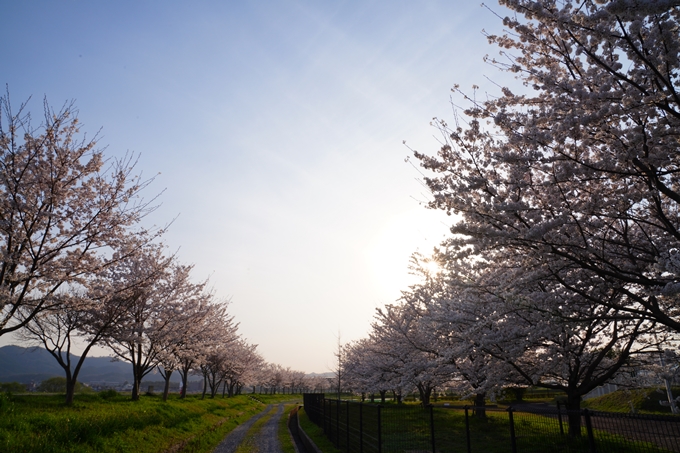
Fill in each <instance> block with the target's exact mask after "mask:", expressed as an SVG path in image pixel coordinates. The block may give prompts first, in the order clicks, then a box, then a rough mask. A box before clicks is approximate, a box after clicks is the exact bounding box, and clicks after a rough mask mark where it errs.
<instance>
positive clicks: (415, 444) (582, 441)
mask: <svg viewBox="0 0 680 453" xmlns="http://www.w3.org/2000/svg"><path fill="white" fill-rule="evenodd" d="M367 412H368V411H365V412H364V413H365V414H366V413H367ZM300 414H303V412H300ZM342 417H343V416H341V420H343V418H342ZM364 417H367V416H366V415H364ZM429 417H430V416H429V411H427V410H424V409H423V408H421V407H419V406H417V405H411V404H404V405H401V406H399V405H386V406H385V407H384V408H383V410H382V427H383V428H382V449H383V451H432V437H431V429H430V421H429V420H430V418H429ZM433 418H434V423H435V439H434V441H435V448H436V451H437V452H441V453H449V452H450V453H454V452H461V451H467V432H466V426H465V414H464V412H463V411H461V410H453V409H443V408H437V409H435V410H434V412H433ZM514 422H515V423H514V426H515V436H516V445H517V451H521V452H523V453H533V452H535V453H544V452H551V453H561V452H565V453H566V452H570V453H574V452H584V453H585V452H588V451H590V446H589V444H588V437H587V434H586V428H585V426H584V427H582V436H581V437H580V438H570V437H569V436H567V435H565V434H563V433H561V432H560V427H559V421H558V419H557V418H556V417H547V416H542V415H536V414H527V413H515V414H514ZM300 424H301V426H302V427H303V429H304V430H305V431H306V432H307V434H308V435H309V436H310V437H311V438H312V440H314V442H316V443H317V445H319V447H320V448H321V449H322V450H323V451H324V452H325V451H333V450H327V449H328V448H331V447H332V444H331V443H330V441H328V440H327V439H326V438H325V437H324V435H323V431H322V429H321V428H320V427H317V426H316V425H313V424H312V423H311V421H309V419H308V418H307V417H306V416H300ZM469 424H470V445H471V451H472V452H474V453H477V452H484V453H501V452H503V453H507V452H508V451H511V436H510V425H509V421H508V413H507V412H506V411H504V410H496V411H493V410H488V411H487V417H486V418H485V419H480V418H477V417H473V416H471V417H469ZM563 428H564V430H566V429H567V427H566V417H565V419H564V426H563ZM343 439H344V437H343V436H341V443H343V445H344V440H343ZM595 439H596V445H597V448H598V451H612V452H614V451H615V452H617V453H619V452H620V453H634V452H640V451H645V452H654V453H661V452H667V451H668V450H664V449H661V448H658V447H656V446H654V445H651V444H647V443H642V442H638V443H633V442H630V441H628V440H626V439H624V438H622V437H621V436H618V435H614V434H610V433H606V432H604V431H598V430H595ZM351 442H355V441H354V440H352V441H351ZM322 445H324V446H323V447H322ZM343 448H344V447H343ZM343 451H344V450H343Z"/></svg>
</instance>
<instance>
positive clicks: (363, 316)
mask: <svg viewBox="0 0 680 453" xmlns="http://www.w3.org/2000/svg"><path fill="white" fill-rule="evenodd" d="M492 8H493V10H494V11H496V12H498V13H499V14H501V15H503V14H505V12H504V11H503V10H502V9H501V8H500V7H498V6H493V7H492ZM0 17H2V18H3V26H2V27H0V42H1V43H2V44H1V45H0V61H1V62H2V70H1V71H0V82H2V83H3V84H7V85H8V86H9V90H10V96H11V99H12V102H13V104H14V105H15V106H16V105H18V104H19V103H20V102H22V101H24V100H25V99H26V98H28V97H29V96H32V99H31V101H30V103H29V108H30V110H31V111H32V112H33V113H34V116H35V117H36V119H37V118H39V116H40V114H41V110H40V109H41V107H42V98H43V97H45V96H46V97H47V99H48V101H49V102H50V103H51V104H52V105H53V106H59V105H61V104H63V103H64V102H66V101H69V100H75V103H76V105H77V107H78V108H79V111H80V120H81V122H82V123H83V127H82V130H84V131H86V132H87V133H88V134H95V133H97V131H100V132H99V134H100V141H99V144H100V145H101V146H106V147H107V150H106V154H107V155H111V156H122V155H123V154H124V153H126V152H128V151H131V152H135V153H140V155H141V156H140V159H139V163H138V168H139V170H140V171H142V172H143V174H144V175H147V176H149V177H151V176H153V175H156V174H158V175H157V176H156V180H155V181H154V183H153V184H152V185H151V186H150V188H149V189H148V197H149V198H151V197H153V196H154V195H155V194H157V193H159V192H161V191H163V190H164V192H163V194H162V195H161V197H160V202H161V203H162V205H161V206H160V207H159V208H158V209H157V210H156V211H155V212H154V213H153V214H152V215H150V216H149V217H148V218H147V219H145V222H146V223H148V224H149V225H151V224H158V225H162V224H165V223H167V222H169V221H171V220H172V219H175V218H176V219H175V221H174V223H173V225H172V227H171V229H170V231H169V232H168V233H167V235H166V238H165V240H166V242H167V244H168V245H169V247H170V248H171V249H172V250H177V249H179V252H178V253H179V256H180V259H181V260H182V261H183V262H186V263H194V264H195V265H196V268H195V278H196V279H197V280H200V279H203V278H205V277H207V276H210V278H211V282H212V284H213V286H214V287H215V290H216V292H217V293H218V295H220V296H221V297H223V298H231V305H230V311H231V313H232V314H234V315H235V316H236V319H237V321H239V322H240V323H241V326H240V328H241V332H242V333H243V335H244V336H245V337H247V338H248V340H249V341H251V342H253V343H256V344H259V350H260V352H261V353H262V354H263V355H264V356H265V358H266V359H267V360H269V361H271V362H276V363H280V364H282V365H284V366H290V367H292V368H294V369H299V370H303V371H308V372H312V371H315V372H325V371H328V369H329V368H331V367H332V363H333V355H332V354H333V349H334V347H335V344H336V341H337V339H336V337H337V335H338V332H340V334H341V337H342V341H349V340H353V339H358V338H361V337H362V336H364V335H365V334H366V332H367V331H368V328H369V324H370V322H371V319H372V316H373V313H374V311H375V308H376V307H380V306H382V305H384V304H385V303H390V302H393V301H394V300H395V299H396V298H397V297H399V291H400V290H401V289H404V288H405V287H406V286H407V285H408V283H409V281H410V280H409V276H408V273H407V265H408V258H409V255H410V253H411V252H413V251H415V250H420V251H421V252H425V253H427V252H429V251H430V250H431V249H432V247H433V246H434V245H436V244H437V243H438V242H439V241H440V240H441V239H442V238H443V237H444V235H445V234H446V232H447V225H448V224H449V223H450V222H451V219H450V218H447V217H446V216H445V215H444V214H443V213H439V212H435V211H430V210H427V209H425V208H424V207H423V206H421V204H420V203H419V202H423V201H426V200H427V199H428V198H427V194H426V190H425V189H424V188H423V186H422V184H421V183H420V182H419V179H420V175H419V173H418V171H417V170H416V169H415V168H414V167H413V166H411V165H410V164H409V163H407V162H405V159H406V157H407V156H408V155H409V150H408V149H407V148H406V147H405V146H404V145H403V144H402V141H403V140H406V141H407V143H408V144H409V145H410V146H411V147H413V148H417V149H419V150H421V151H428V152H431V153H434V152H436V150H437V149H438V147H439V144H438V142H437V140H436V137H435V134H436V131H435V130H434V128H432V127H431V126H430V125H429V123H430V121H431V119H432V118H433V117H441V118H445V119H446V118H449V119H450V118H451V117H452V114H451V105H450V100H449V96H450V94H451V92H450V89H451V87H452V86H453V85H454V84H456V83H458V84H460V85H461V86H462V87H463V88H466V89H469V88H470V87H471V86H472V85H473V84H477V85H481V86H482V87H487V88H489V89H490V90H491V91H497V89H496V87H495V86H493V84H492V83H491V82H488V81H487V80H486V79H485V78H484V77H485V76H489V77H490V78H491V79H493V80H494V81H497V82H498V81H503V80H506V79H507V78H508V76H507V75H503V74H499V73H498V72H497V71H496V70H495V69H493V68H492V67H490V66H489V65H487V64H485V63H484V62H483V61H482V58H483V56H484V55H485V54H491V55H496V54H497V53H498V51H497V50H496V49H494V48H492V47H490V46H489V45H488V44H487V43H486V39H485V37H484V36H483V34H482V29H485V30H487V31H499V30H500V29H501V23H500V19H498V18H497V17H496V16H494V14H493V13H492V12H490V11H489V10H487V9H486V8H483V7H481V6H480V5H479V3H476V2H467V1H460V0H459V1H448V2H443V1H442V2H440V1H420V2H409V1H362V2H359V1H333V2H331V1H326V2H322V1H294V0H291V1H286V2H284V1H259V2H254V1H253V2H245V1H244V2H236V1H192V2H176V1H162V2H161V1H135V2H133V1H117V2H104V1H76V0H69V1H66V0H64V1H26V2H17V1H9V0H0ZM100 129H101V130H100ZM3 341H4V342H6V341H7V339H3Z"/></svg>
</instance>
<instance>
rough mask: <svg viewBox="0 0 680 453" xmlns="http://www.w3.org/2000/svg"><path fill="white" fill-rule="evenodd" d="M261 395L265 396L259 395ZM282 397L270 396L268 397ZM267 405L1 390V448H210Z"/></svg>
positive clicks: (40, 451)
mask: <svg viewBox="0 0 680 453" xmlns="http://www.w3.org/2000/svg"><path fill="white" fill-rule="evenodd" d="M260 399H262V398H260ZM280 399H282V398H281V397H278V398H277V396H274V397H271V396H269V397H265V398H264V399H263V401H264V402H266V403H268V402H272V401H275V400H280ZM263 408H264V405H263V403H262V402H259V401H256V400H254V399H251V398H249V397H248V396H237V397H234V398H226V399H222V398H216V399H205V400H201V399H199V398H198V397H193V396H189V397H187V399H185V400H180V399H179V398H178V397H176V396H174V397H173V396H171V398H170V399H169V400H168V401H167V402H163V401H162V399H161V398H160V397H157V396H155V397H154V396H142V398H141V400H140V401H130V398H129V396H122V395H117V396H116V395H111V394H108V395H106V394H105V395H103V397H102V396H99V395H78V396H76V399H75V402H74V404H73V406H72V407H66V406H65V405H64V404H63V396H62V395H19V396H9V395H6V394H2V395H0V451H8V452H9V451H20V452H26V453H66V452H69V453H70V452H73V453H75V452H84V453H87V452H103V453H108V452H140V453H156V452H164V451H166V450H168V449H170V448H172V447H174V449H173V450H174V451H176V452H180V451H181V452H204V451H210V450H212V448H214V446H215V445H217V444H218V443H219V442H220V440H221V439H222V438H224V436H225V435H226V434H227V433H228V432H230V431H231V430H232V429H233V428H235V427H236V426H238V425H239V424H240V423H242V422H244V421H245V420H247V419H248V418H250V417H252V416H253V415H254V414H256V413H258V412H260V411H261V410H262V409H263Z"/></svg>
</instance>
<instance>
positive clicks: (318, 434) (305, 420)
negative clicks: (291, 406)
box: [298, 408, 341, 453]
mask: <svg viewBox="0 0 680 453" xmlns="http://www.w3.org/2000/svg"><path fill="white" fill-rule="evenodd" d="M298 421H299V422H300V428H302V430H303V431H304V432H305V433H306V434H307V435H308V436H309V438H310V439H312V441H313V442H314V443H315V444H316V446H317V447H319V450H321V451H323V452H324V453H341V451H340V450H338V449H337V448H335V446H334V445H333V443H332V442H331V441H330V440H328V438H327V437H326V436H325V435H324V433H323V430H322V429H321V428H320V427H319V426H316V425H315V424H314V423H312V421H311V420H310V419H309V417H307V414H306V413H305V409H304V408H301V409H300V410H299V411H298Z"/></svg>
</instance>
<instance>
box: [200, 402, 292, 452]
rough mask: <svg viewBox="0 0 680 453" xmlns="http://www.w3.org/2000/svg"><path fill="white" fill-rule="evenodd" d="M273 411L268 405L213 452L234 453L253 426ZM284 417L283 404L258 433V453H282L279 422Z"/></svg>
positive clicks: (255, 440) (256, 439)
mask: <svg viewBox="0 0 680 453" xmlns="http://www.w3.org/2000/svg"><path fill="white" fill-rule="evenodd" d="M271 410H272V405H271V404H270V405H268V406H267V407H266V408H265V409H264V410H263V411H262V412H260V413H259V414H257V415H255V416H253V417H252V418H251V419H250V420H248V421H247V422H245V423H243V424H241V425H239V426H237V427H236V428H235V429H234V430H233V431H232V432H230V433H229V434H227V437H225V438H224V440H223V441H222V442H220V444H219V445H218V446H217V448H215V449H214V450H213V453H234V452H235V451H236V449H237V448H238V447H239V445H241V443H242V442H243V441H244V439H245V437H246V433H247V432H248V430H249V429H250V427H251V426H253V424H254V423H255V422H256V421H258V420H259V419H260V418H262V417H263V416H265V415H267V414H268V413H269V412H271ZM282 415H283V404H279V405H278V410H277V411H276V413H275V414H272V416H271V417H270V418H269V420H267V422H266V423H265V424H264V425H263V426H262V428H261V429H260V430H259V431H258V432H257V433H256V435H255V439H254V446H255V447H256V448H257V450H255V451H257V452H258V453H282V450H281V444H280V443H279V437H278V430H279V420H280V419H281V416H282Z"/></svg>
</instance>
